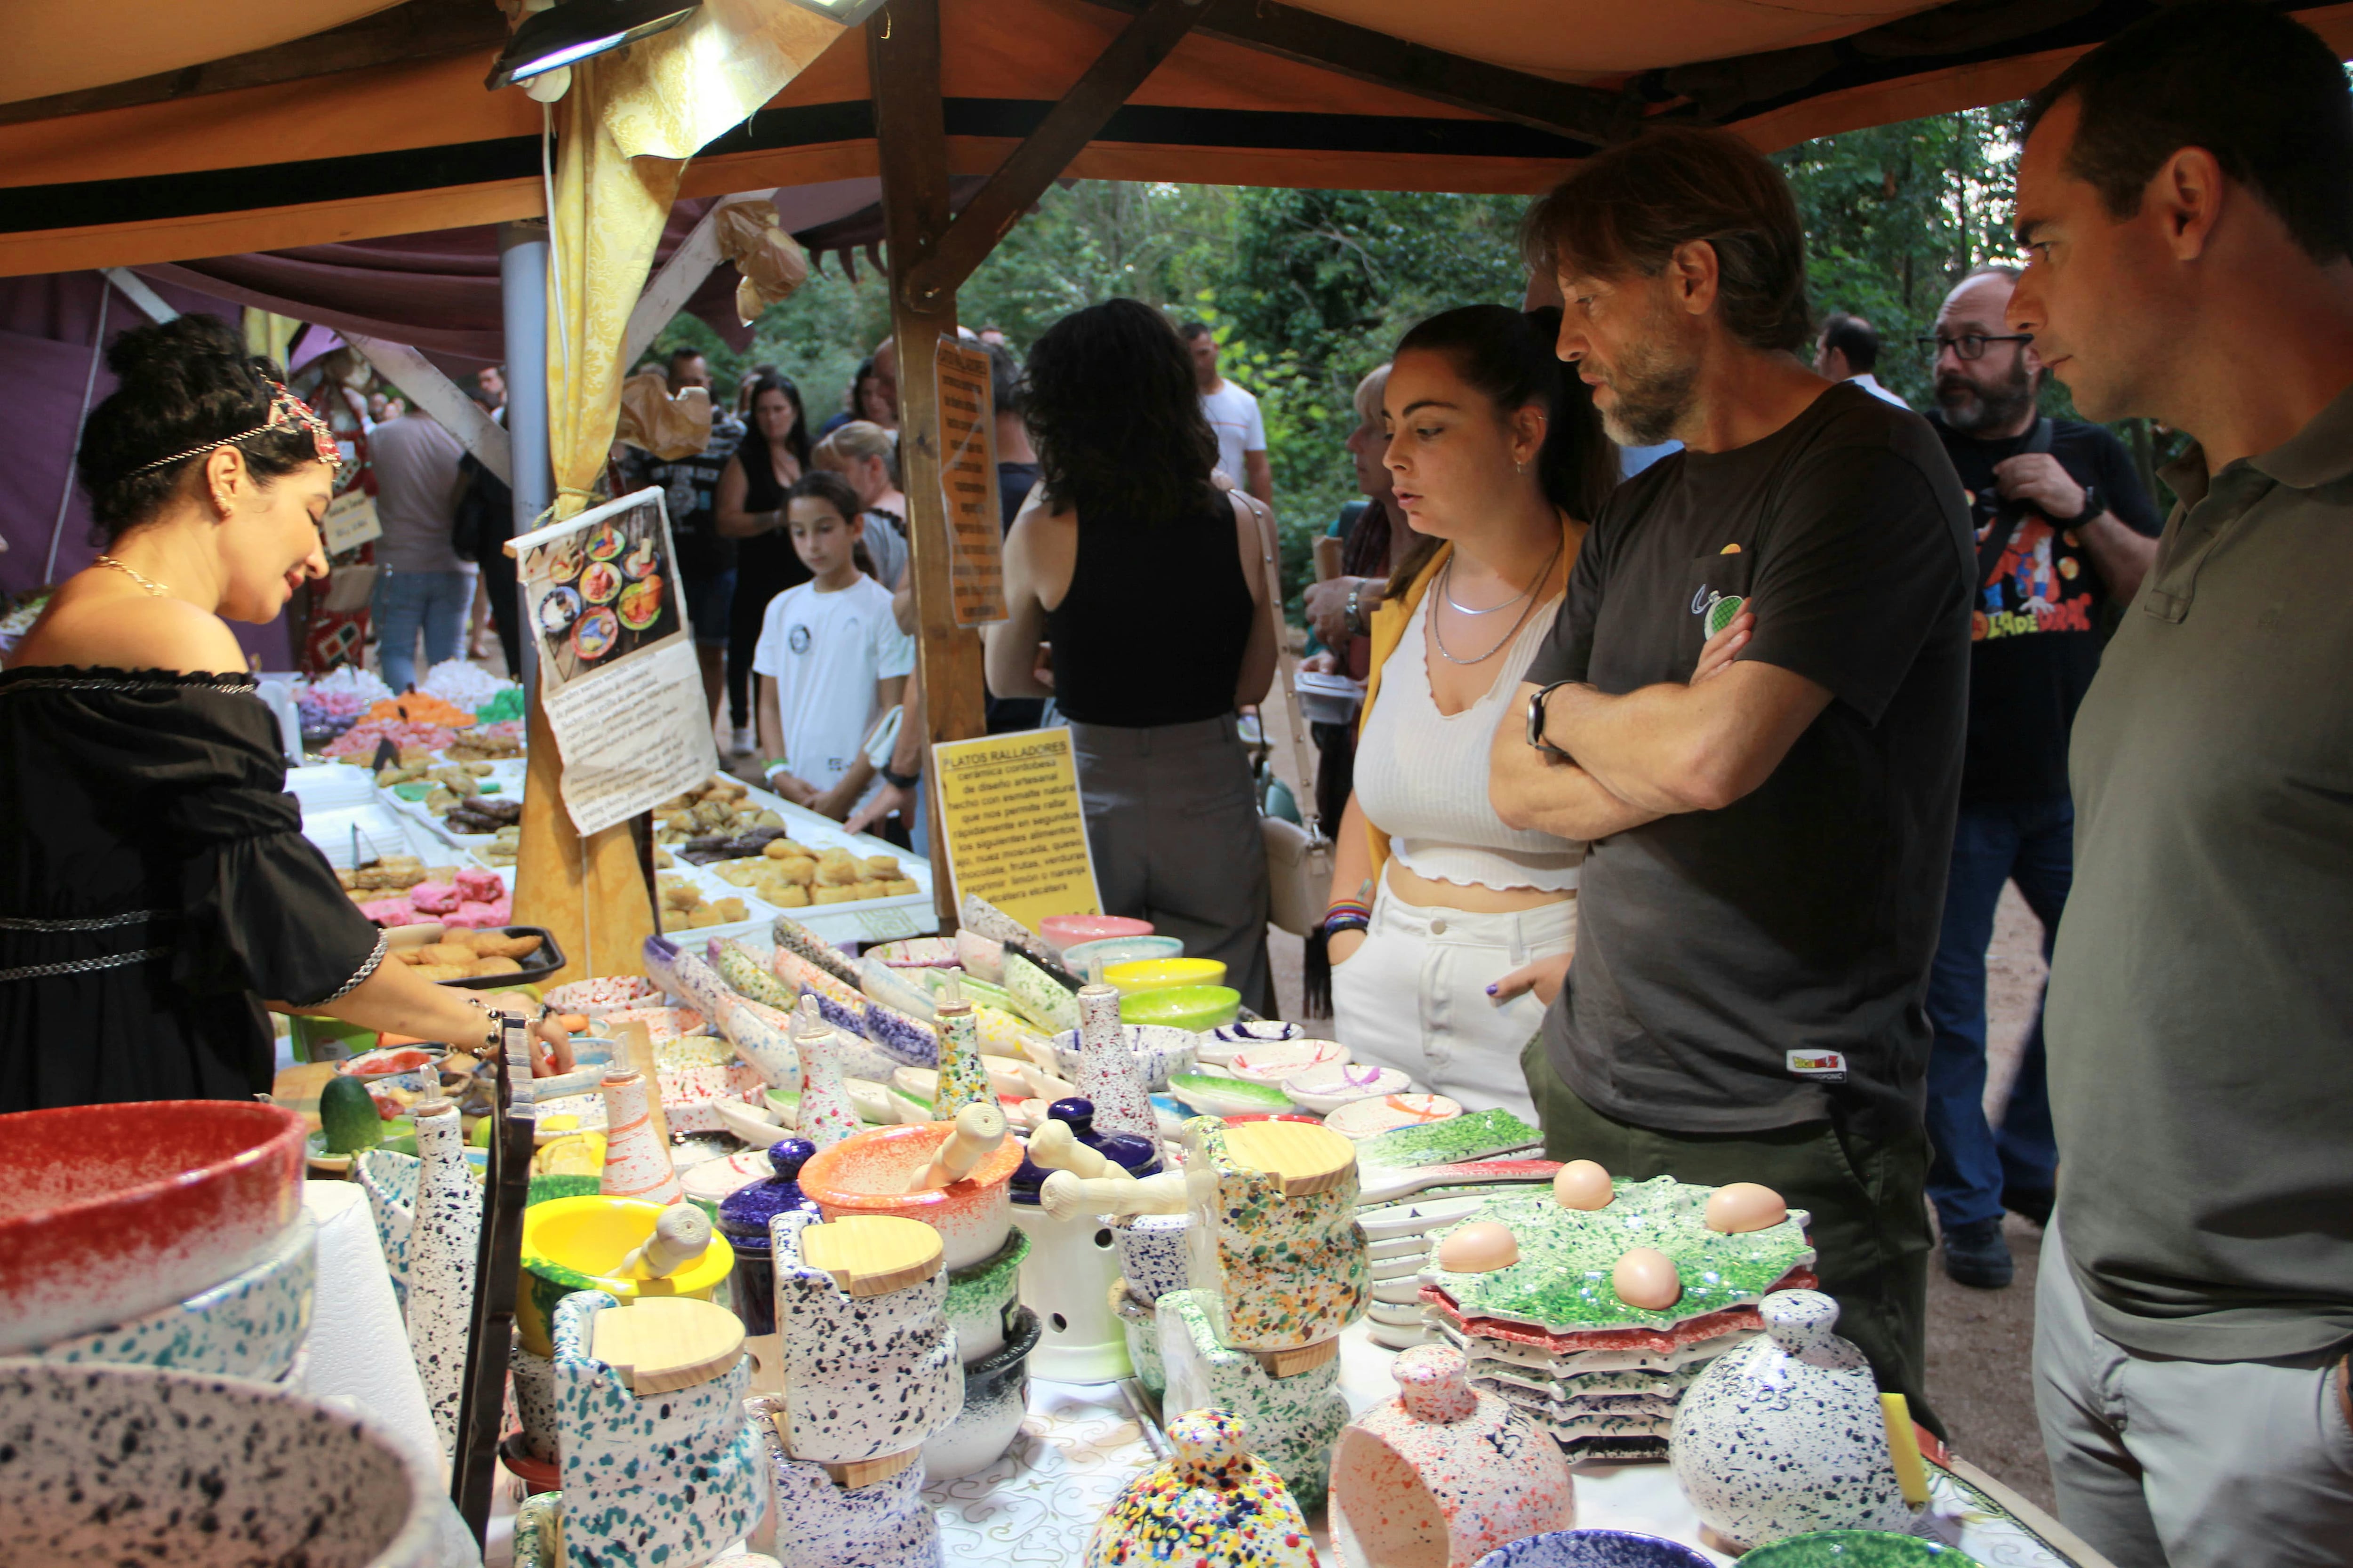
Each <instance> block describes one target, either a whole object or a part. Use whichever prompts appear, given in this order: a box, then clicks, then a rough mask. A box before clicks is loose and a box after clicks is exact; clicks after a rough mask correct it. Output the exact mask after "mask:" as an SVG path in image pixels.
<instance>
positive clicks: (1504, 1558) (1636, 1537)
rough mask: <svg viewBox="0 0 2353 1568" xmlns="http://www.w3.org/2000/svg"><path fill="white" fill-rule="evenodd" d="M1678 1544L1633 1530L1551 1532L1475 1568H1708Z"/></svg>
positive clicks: (1499, 1552)
mask: <svg viewBox="0 0 2353 1568" xmlns="http://www.w3.org/2000/svg"><path fill="white" fill-rule="evenodd" d="M1709 1561H1710V1560H1709V1559H1708V1558H1706V1557H1704V1556H1703V1555H1702V1554H1701V1553H1699V1552H1696V1551H1694V1549H1692V1548H1691V1547H1688V1546H1685V1545H1683V1543H1682V1542H1679V1541H1669V1540H1668V1539H1667V1538H1666V1537H1665V1536H1662V1535H1641V1534H1638V1533H1637V1532H1635V1531H1630V1530H1550V1531H1546V1532H1545V1533H1544V1534H1542V1535H1531V1536H1529V1537H1527V1538H1526V1539H1525V1540H1523V1541H1514V1542H1512V1543H1511V1544H1510V1545H1509V1546H1504V1547H1499V1548H1497V1549H1496V1550H1495V1551H1493V1552H1489V1553H1487V1555H1486V1556H1484V1557H1482V1558H1481V1559H1479V1561H1478V1563H1476V1564H1474V1565H1473V1568H1708V1564H1709Z"/></svg>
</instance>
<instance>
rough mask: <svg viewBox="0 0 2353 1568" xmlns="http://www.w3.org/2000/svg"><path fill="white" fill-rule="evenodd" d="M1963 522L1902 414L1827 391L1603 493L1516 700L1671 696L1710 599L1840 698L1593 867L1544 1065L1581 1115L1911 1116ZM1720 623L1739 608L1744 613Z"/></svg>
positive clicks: (1685, 1126)
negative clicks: (1729, 440) (1559, 685)
mask: <svg viewBox="0 0 2353 1568" xmlns="http://www.w3.org/2000/svg"><path fill="white" fill-rule="evenodd" d="M1967 518H1968V513H1967V510H1966V508H1965V506H1964V504H1963V502H1962V500H1961V491H1960V486H1959V484H1958V482H1957V481H1956V480H1955V479H1954V477H1953V468H1952V465H1951V464H1950V463H1949V462H1947V460H1946V459H1945V456H1944V453H1943V451H1942V449H1941V448H1940V447H1938V446H1937V443H1936V437H1935V436H1934V435H1933V434H1932V433H1931V432H1930V431H1929V429H1928V426H1926V424H1925V423H1924V422H1923V421H1922V420H1921V419H1920V418H1919V416H1916V415H1914V414H1910V413H1907V412H1905V410H1903V409H1900V408H1896V407H1894V406H1893V405H1889V404H1886V403H1883V402H1881V401H1880V400H1879V399H1878V398H1875V397H1873V396H1872V395H1870V394H1869V393H1868V392H1865V391H1862V389H1861V388H1859V387H1854V386H1851V385H1836V386H1832V387H1831V388H1830V389H1829V390H1828V391H1826V392H1824V393H1823V394H1822V395H1820V397H1818V398H1817V399H1815V401H1814V403H1813V404H1812V405H1811V406H1810V407H1809V408H1807V409H1806V411H1805V412H1803V413H1802V414H1799V416H1797V417H1796V418H1795V419H1792V420H1791V421H1790V422H1789V423H1788V425H1786V426H1783V427H1782V428H1780V429H1779V430H1778V431H1775V432H1774V433H1773V434H1772V435H1770V436H1767V437H1765V438H1764V439H1763V440H1761V441H1756V442H1752V443H1751V444H1750V445H1748V446H1746V447H1738V448H1736V449H1735V450H1732V451H1728V452H1691V451H1684V452H1677V453H1674V454H1672V455H1671V456H1669V457H1666V458H1662V459H1660V460H1659V461H1658V462H1657V463H1655V464H1653V465H1651V467H1650V468H1646V469H1644V470H1643V471H1642V472H1641V473H1640V474H1637V475H1636V476H1635V477H1634V478H1632V479H1629V480H1627V481H1626V482H1625V483H1624V484H1623V485H1620V487H1619V488H1618V490H1617V493H1616V494H1615V495H1614V496H1612V497H1611V498H1610V501H1609V505H1608V506H1607V507H1605V508H1603V509H1602V513H1601V516H1600V518H1599V521H1596V522H1595V523H1594V525H1593V529H1592V531H1591V532H1590V533H1589V534H1588V536H1587V538H1586V541H1585V548H1584V550H1583V551H1582V552H1580V553H1579V554H1578V556H1577V569H1576V571H1575V572H1574V573H1573V574H1571V576H1570V579H1569V587H1568V597H1567V602H1566V603H1565V604H1564V605H1562V608H1561V612H1560V616H1559V618H1558V619H1557V620H1556V623H1555V624H1554V626H1553V632H1552V636H1551V637H1549V638H1548V639H1547V640H1546V643H1545V645H1544V647H1542V648H1541V649H1540V650H1539V651H1538V652H1537V654H1536V658H1535V662H1534V664H1533V665H1532V666H1531V668H1529V670H1528V674H1527V679H1529V680H1531V681H1536V682H1540V683H1541V682H1550V681H1555V680H1585V681H1590V682H1591V683H1592V684H1593V685H1594V686H1595V687H1597V688H1598V689H1600V690H1601V691H1603V692H1606V693H1609V694H1611V695H1617V694H1620V693H1624V692H1628V691H1631V690H1634V689H1637V688H1640V687H1644V686H1651V685H1656V684H1659V683H1661V682H1663V681H1683V680H1687V679H1690V677H1691V672H1692V669H1693V668H1694V665H1695V664H1696V663H1697V662H1698V658H1699V651H1700V647H1701V645H1702V644H1703V643H1704V642H1705V641H1706V634H1705V630H1704V627H1705V626H1706V625H1707V624H1708V623H1709V622H1711V621H1715V620H1717V619H1718V618H1719V617H1720V618H1721V619H1722V620H1725V621H1728V620H1729V619H1730V616H1731V610H1725V609H1718V608H1717V607H1716V604H1717V601H1719V600H1724V599H1730V598H1738V599H1742V600H1745V601H1746V605H1747V606H1748V607H1749V608H1750V609H1752V610H1754V611H1755V612H1756V615H1757V629H1756V633H1755V635H1754V637H1753V638H1752V640H1751V641H1750V642H1749V644H1748V646H1747V647H1746V648H1745V649H1743V650H1742V652H1741V654H1740V658H1743V659H1762V660H1764V661H1765V662H1767V663H1768V664H1775V665H1778V666H1780V667H1782V668H1786V669H1789V670H1793V671H1795V672H1796V673H1798V674H1799V675H1802V676H1804V677H1806V678H1807V679H1810V680H1812V681H1815V682H1817V683H1818V684H1820V685H1821V686H1823V687H1826V688H1828V689H1829V690H1830V691H1831V696H1832V700H1831V704H1830V706H1829V707H1828V708H1826V709H1824V710H1823V711H1822V713H1821V715H1820V717H1819V718H1817V719H1816V720H1815V721H1813V723H1812V724H1810V725H1809V726H1808V727H1807V729H1806V731H1805V732H1804V733H1803V734H1801V735H1800V736H1799V738H1798V740H1797V742H1796V743H1795V744H1794V745H1793V746H1791V747H1790V749H1789V752H1788V756H1787V757H1785V758H1784V759H1783V760H1782V762H1781V764H1780V766H1779V767H1778V768H1776V769H1775V770H1774V771H1773V773H1772V775H1771V776H1770V777H1769V778H1767V780H1766V781H1765V783H1764V784H1762V785H1760V786H1759V787H1758V788H1757V789H1756V790H1755V791H1754V792H1752V793H1751V794H1749V795H1746V796H1744V797H1743V798H1742V799H1740V800H1737V801H1735V802H1734V803H1733V804H1732V805H1728V806H1726V807H1725V808H1724V809H1723V810H1721V811H1696V812H1686V813H1683V814H1680V815H1677V816H1666V817H1662V818H1660V819H1659V820H1658V821H1656V822H1651V823H1647V824H1645V825H1643V826H1640V827H1635V828H1631V829H1630V830H1628V831H1626V832H1623V833H1617V834H1612V835H1610V836H1609V837H1606V838H1602V839H1600V840H1599V841H1598V842H1596V843H1595V844H1593V845H1592V846H1591V847H1590V848H1588V850H1587V852H1586V858H1585V867H1584V873H1583V878H1582V889H1581V892H1580V895H1579V898H1578V905H1579V915H1578V926H1579V931H1578V938H1577V957H1576V960H1575V962H1574V963H1573V965H1572V967H1571V968H1570V970H1569V974H1568V983H1567V984H1566V985H1565V986H1563V987H1562V989H1561V994H1560V995H1559V997H1558V998H1556V1000H1555V1002H1554V1003H1553V1005H1552V1007H1551V1010H1550V1011H1549V1012H1547V1013H1546V1016H1545V1044H1546V1050H1547V1051H1548V1052H1549V1054H1550V1056H1551V1058H1552V1061H1553V1065H1554V1067H1555V1068H1556V1069H1557V1070H1558V1071H1559V1073H1560V1075H1561V1078H1562V1079H1563V1081H1565V1082H1566V1083H1567V1085H1568V1086H1569V1088H1571V1089H1574V1090H1575V1091H1576V1092H1577V1094H1578V1096H1580V1097H1581V1098H1582V1099H1583V1100H1585V1101H1586V1102H1587V1103H1588V1104H1589V1105H1592V1106H1593V1107H1595V1108H1596V1109H1597V1110H1601V1111H1602V1112H1604V1113H1605V1114H1608V1115H1610V1116H1614V1117H1617V1118H1618V1119H1620V1121H1630V1122H1633V1123H1635V1124H1636V1125H1639V1126H1647V1127H1655V1128H1661V1129H1665V1130H1670V1131H1692V1132H1741V1131H1759V1130H1762V1129H1766V1128H1771V1127H1782V1126H1789V1125H1793V1124H1796V1123H1799V1122H1803V1121H1818V1120H1821V1119H1823V1118H1825V1117H1827V1116H1829V1115H1830V1114H1831V1110H1832V1108H1833V1106H1834V1105H1835V1106H1836V1107H1838V1109H1839V1111H1840V1114H1841V1119H1842V1120H1846V1121H1850V1123H1851V1124H1852V1125H1855V1126H1858V1127H1860V1128H1862V1129H1864V1130H1866V1131H1886V1130H1889V1129H1892V1128H1895V1127H1901V1126H1903V1125H1905V1124H1907V1123H1909V1124H1912V1125H1916V1124H1917V1122H1918V1117H1919V1110H1918V1107H1919V1100H1920V1085H1921V1080H1922V1077H1923V1075H1924V1073H1925V1071H1926V1066H1927V1060H1928V1040H1929V1030H1928V1021H1927V1017H1926V1013H1925V1012H1924V1010H1923V1008H1922V1005H1921V998H1922V992H1923V988H1924V985H1925V983H1926V975H1927V971H1928V960H1929V957H1930V955H1931V954H1932V953H1933V952H1934V951H1935V949H1936V927H1937V924H1938V921H1939V920H1940V919H1941V917H1942V913H1943V909H1944V894H1945V870H1946V865H1947V859H1948V858H1949V857H1950V855H1951V852H1952V844H1953V818H1954V814H1955V811H1956V809H1957V799H1958V788H1959V783H1960V768H1959V763H1960V752H1961V731H1962V723H1963V715H1964V710H1965V708H1966V704H1967V701H1968V696H1967V692H1968V638H1969V630H1968V584H1969V576H1970V572H1969V564H1970V562H1971V559H1972V558H1971V555H1970V547H1969V541H1968V521H1967ZM1737 607H1738V606H1736V605H1735V606H1732V609H1734V610H1736V608H1737Z"/></svg>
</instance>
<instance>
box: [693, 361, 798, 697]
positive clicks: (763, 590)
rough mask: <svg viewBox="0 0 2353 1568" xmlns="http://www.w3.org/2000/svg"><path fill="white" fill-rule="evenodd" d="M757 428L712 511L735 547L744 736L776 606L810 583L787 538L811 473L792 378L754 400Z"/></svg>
mask: <svg viewBox="0 0 2353 1568" xmlns="http://www.w3.org/2000/svg"><path fill="white" fill-rule="evenodd" d="M747 405H748V408H749V411H750V412H749V418H748V423H749V425H750V426H751V429H750V431H749V433H748V434H746V435H745V436H744V444H743V445H742V446H740V447H736V448H735V455H734V456H733V458H729V459H728V460H727V468H726V470H725V471H724V472H723V473H722V474H721V475H720V476H719V489H718V490H717V492H716V493H715V494H714V495H713V496H712V513H713V515H714V516H716V517H717V519H718V521H719V533H720V536H721V537H722V538H723V539H732V540H733V541H735V605H734V608H733V610H732V611H730V612H729V615H728V617H727V713H728V721H729V722H730V723H732V724H733V725H734V726H735V730H736V732H737V734H738V736H739V737H740V736H741V735H742V733H743V731H744V727H745V726H746V725H748V724H749V723H750V722H751V711H752V706H751V697H752V654H753V651H754V649H756V648H757V647H759V646H760V621H761V618H762V617H763V616H765V615H766V614H767V613H768V601H770V600H771V599H774V598H775V597H776V595H779V594H781V593H783V592H784V591H785V590H786V589H787V588H797V587H798V586H799V585H800V584H803V583H806V582H807V581H808V580H809V573H808V568H807V567H806V566H804V565H802V564H801V558H800V557H799V556H798V555H797V554H795V553H794V552H793V542H792V537H791V535H790V534H789V533H788V532H787V531H786V519H785V492H786V490H789V489H792V488H793V486H794V485H796V484H797V483H798V482H799V481H800V478H801V476H802V475H804V474H806V473H807V472H808V471H809V433H808V418H807V411H806V410H805V409H803V407H802V406H801V389H800V388H799V387H797V386H795V385H794V384H792V381H791V379H790V378H789V377H786V376H782V375H764V376H762V377H760V378H759V379H758V380H757V381H754V383H752V384H751V388H750V391H749V395H748V397H747Z"/></svg>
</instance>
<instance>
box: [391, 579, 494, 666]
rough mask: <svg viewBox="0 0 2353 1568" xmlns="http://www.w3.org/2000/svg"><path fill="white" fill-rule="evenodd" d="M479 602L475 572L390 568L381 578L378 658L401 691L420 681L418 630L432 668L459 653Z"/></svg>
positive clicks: (426, 657)
mask: <svg viewBox="0 0 2353 1568" xmlns="http://www.w3.org/2000/svg"><path fill="white" fill-rule="evenodd" d="M473 607H474V574H472V573H471V572H385V573H384V574H382V575H381V576H379V577H377V578H376V580H375V605H374V608H375V642H376V660H377V662H378V663H379V664H381V665H382V666H383V668H384V683H385V685H386V686H389V687H391V688H392V689H393V690H395V691H396V692H399V691H406V690H407V689H409V688H410V687H412V686H414V685H416V684H417V632H418V630H419V629H420V628H421V629H422V630H423V631H424V633H425V662H426V666H427V668H431V667H432V666H434V665H437V664H441V663H444V662H446V661H447V660H449V659H453V658H457V657H458V652H459V648H461V647H464V645H465V637H466V616H467V615H468V614H469V613H470V612H471V611H472V609H473Z"/></svg>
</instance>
